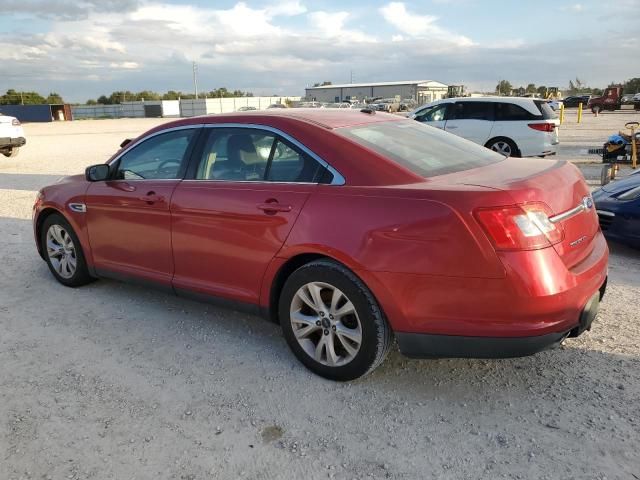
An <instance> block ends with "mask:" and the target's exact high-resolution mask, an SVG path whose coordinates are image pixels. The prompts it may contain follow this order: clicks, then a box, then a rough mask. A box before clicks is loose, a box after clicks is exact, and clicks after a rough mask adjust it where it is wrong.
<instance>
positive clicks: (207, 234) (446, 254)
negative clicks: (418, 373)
mask: <svg viewBox="0 0 640 480" xmlns="http://www.w3.org/2000/svg"><path fill="white" fill-rule="evenodd" d="M590 202H591V197H590V196H589V188H588V187H587V185H586V184H585V181H584V179H583V177H582V175H581V174H580V171H579V170H578V169H577V168H576V167H575V166H574V165H572V164H570V163H567V162H563V161H552V160H540V159H536V160H526V159H525V160H521V159H509V158H505V157H503V156H502V155H499V154H497V153H495V152H492V151H491V150H488V149H486V148H482V147H479V146H477V145H475V144H473V143H472V142H469V141H467V140H464V139H462V138H459V137H456V136H454V135H451V134H448V133H446V132H442V131H439V130H437V129H435V128H431V127H428V126H425V125H422V124H420V123H418V122H415V121H413V120H408V119H406V118H402V117H399V116H397V115H390V114H386V113H372V112H371V111H370V110H368V111H365V112H360V111H357V110H350V109H344V110H329V109H309V110H296V109H291V110H283V111H277V112H275V111H272V112H247V113H232V114H221V115H213V116H204V117H197V118H190V119H180V120H177V121H174V122H171V123H166V124H163V125H160V126H158V127H156V128H154V129H152V130H150V131H149V132H147V133H145V134H143V135H142V136H140V137H139V138H137V139H135V140H134V141H132V142H130V143H129V144H127V145H126V146H125V147H124V148H122V149H120V150H119V151H118V152H117V153H116V154H115V155H114V156H113V157H112V158H111V159H110V160H108V161H107V163H106V164H98V165H93V166H90V167H88V168H87V169H86V172H85V174H84V175H75V176H71V177H66V178H64V179H61V180H59V181H58V182H57V183H55V184H53V185H50V186H48V187H45V188H43V189H42V190H40V192H39V193H38V195H37V199H36V203H35V206H34V214H33V226H34V232H35V239H36V245H37V249H38V252H39V253H40V255H41V256H42V258H43V259H44V260H45V261H46V262H47V264H48V266H49V269H50V271H51V273H52V274H53V276H54V277H55V278H56V279H57V280H58V281H59V282H60V283H62V284H63V285H67V286H70V287H79V286H81V285H84V284H86V283H88V282H91V281H92V280H93V279H95V278H98V277H109V278H116V279H121V280H127V279H129V280H134V281H142V282H144V283H147V284H155V285H158V286H159V287H160V288H164V289H166V290H167V291H170V292H175V293H177V294H180V295H188V296H192V297H194V298H200V299H210V300H214V301H222V302H223V303H224V304H226V305H232V306H235V307H237V308H246V309H248V310H249V311H252V312H261V313H262V314H264V315H265V316H266V317H267V318H270V319H272V320H274V321H276V322H279V323H280V325H281V327H282V331H283V334H284V336H285V338H286V341H287V343H288V344H289V346H290V348H291V350H292V351H293V353H294V354H295V355H296V356H297V358H298V359H299V360H300V361H301V362H302V363H303V364H304V365H306V366H307V367H308V368H310V369H311V370H312V371H314V372H316V373H317V374H319V375H322V376H325V377H327V378H331V379H336V380H351V379H354V378H357V377H359V376H361V375H364V374H366V373H368V372H370V371H372V370H373V369H374V368H376V366H378V365H379V364H380V363H381V362H382V361H383V359H384V358H385V355H386V353H387V352H388V350H389V348H390V346H391V342H392V337H393V336H394V335H395V338H396V340H397V342H398V344H399V346H400V350H401V351H402V352H403V353H404V354H405V355H408V356H411V357H512V356H519V355H530V354H533V353H535V352H537V351H539V350H542V349H544V348H547V347H549V346H551V345H554V344H557V343H558V342H560V341H562V340H564V339H565V338H566V337H567V336H577V335H580V334H581V333H582V332H583V331H585V330H587V329H589V328H590V327H591V324H592V321H593V319H594V318H595V315H596V313H597V308H598V304H599V301H600V298H601V296H602V295H603V293H604V289H605V284H606V278H607V259H608V250H607V245H606V241H605V239H604V237H603V236H602V233H601V232H600V230H599V228H598V219H597V216H596V213H595V210H594V209H593V208H592V204H591V203H590ZM97 294H98V295H99V292H98V293H97ZM261 361H265V359H264V358H261Z"/></svg>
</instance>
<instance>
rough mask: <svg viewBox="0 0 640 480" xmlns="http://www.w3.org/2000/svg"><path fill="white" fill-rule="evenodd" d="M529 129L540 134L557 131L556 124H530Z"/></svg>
mask: <svg viewBox="0 0 640 480" xmlns="http://www.w3.org/2000/svg"><path fill="white" fill-rule="evenodd" d="M529 128H533V129H534V130H538V131H540V132H553V131H554V130H555V129H556V124H555V123H551V122H549V123H530V124H529Z"/></svg>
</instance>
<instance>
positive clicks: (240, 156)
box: [196, 129, 331, 183]
mask: <svg viewBox="0 0 640 480" xmlns="http://www.w3.org/2000/svg"><path fill="white" fill-rule="evenodd" d="M329 176H330V174H329V172H328V171H327V170H326V169H325V168H324V167H323V166H322V165H320V164H319V163H318V162H317V161H316V160H314V159H313V158H311V157H310V156H309V155H307V154H305V153H304V152H301V151H300V150H298V149H297V148H295V147H293V146H292V145H290V144H289V143H288V142H286V141H285V140H283V139H281V138H280V137H278V136H277V135H276V134H274V133H271V132H265V131H261V130H258V129H212V130H211V132H210V134H209V138H208V139H207V141H206V143H205V147H204V150H203V152H202V157H201V158H200V163H199V164H198V169H197V171H196V179H197V180H226V181H235V182H251V181H253V182H262V181H270V182H295V183H325V182H326V183H329V182H330V181H331V179H329V182H327V181H326V180H327V178H329Z"/></svg>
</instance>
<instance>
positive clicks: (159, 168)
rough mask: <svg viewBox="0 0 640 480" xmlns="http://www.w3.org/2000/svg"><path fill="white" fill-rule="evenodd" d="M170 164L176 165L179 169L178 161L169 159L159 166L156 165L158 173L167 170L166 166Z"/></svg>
mask: <svg viewBox="0 0 640 480" xmlns="http://www.w3.org/2000/svg"><path fill="white" fill-rule="evenodd" d="M171 163H175V164H176V165H178V168H180V160H174V159H171V160H165V161H164V162H162V163H161V164H160V165H158V171H159V172H161V171H163V170H165V169H166V168H167V165H169V164H171Z"/></svg>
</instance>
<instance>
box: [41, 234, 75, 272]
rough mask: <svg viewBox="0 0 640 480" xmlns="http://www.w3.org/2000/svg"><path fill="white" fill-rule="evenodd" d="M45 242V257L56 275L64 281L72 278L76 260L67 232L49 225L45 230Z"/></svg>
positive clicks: (73, 247)
mask: <svg viewBox="0 0 640 480" xmlns="http://www.w3.org/2000/svg"><path fill="white" fill-rule="evenodd" d="M46 242H47V256H48V257H49V261H50V262H51V265H52V266H53V269H54V270H55V271H56V273H57V274H58V275H60V276H61V277H62V278H65V279H69V278H71V277H73V275H74V274H75V273H76V267H77V264H78V259H77V255H76V247H75V245H74V243H73V239H72V238H71V236H70V235H69V232H67V231H66V230H65V229H64V228H63V227H62V226H60V225H51V226H50V227H49V230H47V238H46Z"/></svg>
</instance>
